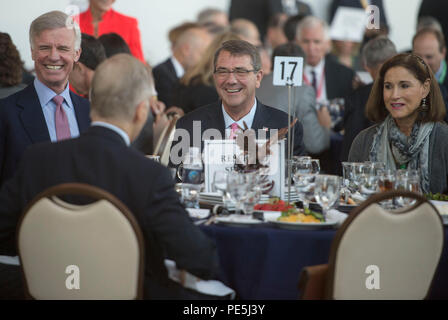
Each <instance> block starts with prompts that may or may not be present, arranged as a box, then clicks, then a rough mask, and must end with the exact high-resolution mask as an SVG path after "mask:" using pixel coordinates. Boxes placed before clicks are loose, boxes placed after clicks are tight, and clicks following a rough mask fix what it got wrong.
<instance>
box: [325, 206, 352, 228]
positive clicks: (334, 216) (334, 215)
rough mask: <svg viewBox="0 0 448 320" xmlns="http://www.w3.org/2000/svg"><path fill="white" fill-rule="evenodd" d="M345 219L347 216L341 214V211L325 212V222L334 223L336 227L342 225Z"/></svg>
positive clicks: (331, 210)
mask: <svg viewBox="0 0 448 320" xmlns="http://www.w3.org/2000/svg"><path fill="white" fill-rule="evenodd" d="M347 217H348V216H347V214H345V213H342V212H341V211H339V210H336V209H330V210H328V211H327V221H328V220H329V221H336V223H337V226H338V227H339V226H341V224H342V223H344V221H345V219H347Z"/></svg>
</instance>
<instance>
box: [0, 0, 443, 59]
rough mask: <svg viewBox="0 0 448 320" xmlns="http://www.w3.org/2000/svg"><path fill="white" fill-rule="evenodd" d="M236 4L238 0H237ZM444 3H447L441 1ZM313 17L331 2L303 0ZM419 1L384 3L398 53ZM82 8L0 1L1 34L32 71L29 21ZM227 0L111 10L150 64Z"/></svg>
mask: <svg viewBox="0 0 448 320" xmlns="http://www.w3.org/2000/svg"><path fill="white" fill-rule="evenodd" d="M237 1H238V0H237ZM441 1H446V0H441ZM304 2H307V3H309V4H310V6H311V7H312V9H313V10H314V12H315V14H316V15H317V16H319V17H321V18H324V19H326V18H327V16H328V5H329V3H330V0H304ZM420 2H421V0H406V1H405V0H384V4H385V7H386V8H385V10H386V11H387V17H388V19H389V22H390V24H391V34H390V37H391V39H392V41H394V42H395V44H396V45H397V47H398V49H399V50H406V49H408V48H409V47H410V43H411V39H412V36H413V33H414V30H415V23H416V16H417V10H418V7H419V6H420ZM73 3H74V4H78V5H80V7H81V8H82V9H84V8H85V7H86V6H87V3H88V1H87V0H0V31H2V32H8V33H9V34H10V35H11V37H12V39H13V41H14V43H15V44H16V46H17V47H18V49H19V51H20V53H21V55H22V59H23V60H24V61H25V66H26V67H27V68H32V66H33V62H32V60H31V53H30V49H29V43H28V28H29V25H30V23H31V21H32V20H33V19H34V18H36V17H37V16H39V15H40V14H42V13H44V12H47V11H50V10H64V9H65V8H66V7H67V6H68V5H70V4H73ZM229 3H230V0H213V1H210V0H189V1H184V0H117V1H116V3H115V5H114V8H115V9H116V10H117V11H120V12H122V13H124V14H127V15H130V16H133V17H136V18H138V20H139V26H140V31H141V34H142V43H143V53H144V55H145V58H146V59H147V60H148V61H149V62H150V64H151V65H155V64H157V63H159V62H161V61H163V60H164V59H165V58H166V57H168V55H169V42H168V39H167V33H168V30H169V29H171V28H172V27H173V26H175V25H177V24H179V23H182V22H183V21H187V20H194V19H195V18H196V15H197V13H198V12H199V11H200V10H202V9H204V8H205V7H210V6H213V7H216V8H221V9H224V10H227V9H228V6H229Z"/></svg>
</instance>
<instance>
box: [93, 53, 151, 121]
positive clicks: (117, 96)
mask: <svg viewBox="0 0 448 320" xmlns="http://www.w3.org/2000/svg"><path fill="white" fill-rule="evenodd" d="M154 95H155V89H154V80H153V78H152V75H151V72H150V71H149V69H148V68H147V67H146V66H145V65H144V64H143V63H142V62H141V61H139V60H138V59H136V58H134V57H133V56H131V55H130V54H126V53H119V54H116V55H114V56H112V57H110V58H108V59H106V60H105V61H104V62H102V63H101V64H100V65H99V66H98V67H97V69H96V71H95V75H94V76H93V80H92V87H91V91H90V102H91V110H92V112H93V113H95V114H97V115H98V116H100V117H102V118H105V119H114V120H120V121H123V120H124V121H132V118H133V117H134V114H135V110H136V108H137V106H138V105H139V104H140V103H141V102H142V101H145V100H146V101H148V103H149V99H150V98H151V97H152V96H154Z"/></svg>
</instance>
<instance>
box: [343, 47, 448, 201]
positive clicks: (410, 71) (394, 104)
mask: <svg viewBox="0 0 448 320" xmlns="http://www.w3.org/2000/svg"><path fill="white" fill-rule="evenodd" d="M366 115H367V118H369V119H370V120H371V121H373V122H375V123H377V124H375V125H373V126H371V127H369V128H367V129H365V130H363V131H362V132H360V133H359V134H358V135H357V136H356V138H355V140H354V141H353V143H352V146H351V148H350V154H349V157H348V160H349V161H353V162H362V161H372V162H383V163H385V165H386V169H392V170H396V169H416V170H418V171H419V173H420V186H421V189H422V191H423V192H424V193H429V192H432V193H438V192H440V193H444V192H446V191H448V184H447V177H448V126H447V125H446V124H445V123H444V122H443V118H444V116H445V105H444V102H443V98H442V95H441V93H440V89H439V86H438V84H437V81H436V79H435V77H434V74H433V73H432V71H431V69H430V68H429V67H428V65H427V64H426V63H425V62H424V61H423V59H421V58H420V57H419V56H417V55H414V54H409V53H404V54H399V55H396V56H394V57H392V58H391V59H389V60H388V61H386V62H385V63H384V64H383V66H382V67H381V70H380V73H379V76H378V77H377V79H376V81H375V83H374V85H373V88H372V91H371V93H370V96H369V100H368V101H367V105H366Z"/></svg>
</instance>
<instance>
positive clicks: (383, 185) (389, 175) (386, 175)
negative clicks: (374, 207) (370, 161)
mask: <svg viewBox="0 0 448 320" xmlns="http://www.w3.org/2000/svg"><path fill="white" fill-rule="evenodd" d="M395 174H396V172H395V171H394V170H390V169H387V170H382V171H381V172H380V173H379V179H378V187H379V189H380V191H381V192H385V191H390V190H393V189H395Z"/></svg>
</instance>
